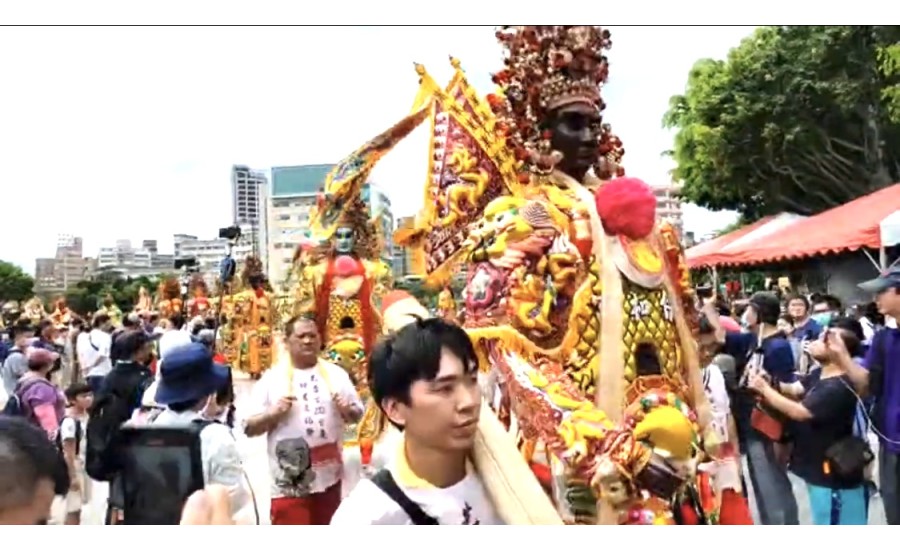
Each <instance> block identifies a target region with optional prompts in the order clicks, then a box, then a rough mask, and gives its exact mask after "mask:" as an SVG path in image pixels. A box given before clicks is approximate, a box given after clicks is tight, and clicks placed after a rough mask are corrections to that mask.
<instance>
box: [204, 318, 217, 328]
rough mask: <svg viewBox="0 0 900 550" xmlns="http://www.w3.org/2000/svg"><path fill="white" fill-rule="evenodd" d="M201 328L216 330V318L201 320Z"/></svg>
mask: <svg viewBox="0 0 900 550" xmlns="http://www.w3.org/2000/svg"><path fill="white" fill-rule="evenodd" d="M203 326H205V327H206V328H208V329H209V330H216V318H215V317H207V318H206V319H204V320H203Z"/></svg>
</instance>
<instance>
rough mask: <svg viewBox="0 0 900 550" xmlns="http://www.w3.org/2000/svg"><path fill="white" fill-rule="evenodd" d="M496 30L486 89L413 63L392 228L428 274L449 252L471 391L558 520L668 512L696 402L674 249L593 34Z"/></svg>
mask: <svg viewBox="0 0 900 550" xmlns="http://www.w3.org/2000/svg"><path fill="white" fill-rule="evenodd" d="M497 38H498V40H499V41H500V43H501V45H502V46H503V48H504V50H505V54H506V60H505V61H506V62H505V68H504V69H503V70H501V71H500V72H498V73H497V74H495V75H494V81H495V83H496V84H497V85H498V87H499V90H498V92H497V93H496V94H492V95H489V96H488V97H487V100H486V101H485V102H482V101H481V100H480V99H479V98H478V96H477V93H475V92H474V90H472V88H471V87H470V86H469V85H468V84H467V82H466V79H465V77H464V75H462V74H461V70H459V65H458V63H456V62H455V61H454V65H455V66H456V68H457V74H456V76H455V77H454V79H453V81H451V83H450V85H449V86H448V87H446V88H440V87H438V86H437V85H435V84H434V83H433V81H432V80H431V79H430V77H429V76H428V75H427V73H425V71H424V69H423V68H421V67H419V68H418V72H419V74H420V75H421V76H422V85H423V87H429V86H430V88H431V91H432V94H433V96H434V98H435V103H434V109H433V112H432V124H433V128H434V139H433V142H432V148H431V149H432V150H431V155H430V158H429V177H428V181H427V183H426V194H425V207H424V210H423V211H422V212H421V213H420V215H419V216H418V218H417V223H416V226H415V228H413V229H412V230H405V231H399V232H397V233H395V238H396V240H397V242H398V244H400V245H402V246H408V247H412V248H413V249H414V250H415V251H416V252H415V253H416V254H418V255H420V256H422V259H421V265H423V266H424V272H423V273H422V275H424V276H425V278H426V284H429V285H432V286H434V287H438V288H439V287H440V286H441V285H444V284H446V282H447V280H449V278H450V277H451V276H452V274H453V273H454V271H456V270H457V269H458V264H459V263H461V262H464V263H466V268H467V269H466V272H467V273H468V282H467V287H466V292H465V296H466V297H465V311H464V313H465V325H464V326H465V327H466V329H467V332H468V333H469V335H470V337H471V338H472V339H473V341H474V342H475V344H476V349H477V350H478V352H479V354H480V359H481V362H482V369H483V370H484V371H485V372H486V373H489V376H491V377H493V378H494V380H495V383H494V384H493V385H492V386H489V387H488V393H489V395H488V397H489V398H490V402H491V403H492V404H493V405H494V408H495V410H496V413H497V415H498V417H499V418H501V419H502V420H503V421H504V422H505V424H506V425H507V426H508V429H509V431H510V433H512V434H515V435H516V437H517V438H518V439H519V441H520V444H521V449H522V453H523V454H524V455H525V458H526V459H528V461H529V462H530V463H531V465H532V467H533V469H534V471H535V474H536V475H537V476H538V477H539V478H540V479H541V480H542V481H543V482H544V485H545V487H546V489H547V490H548V492H550V493H551V494H552V496H553V498H554V501H555V503H556V504H557V506H558V509H559V513H560V515H561V516H562V518H563V520H564V521H566V522H571V523H594V522H600V523H634V522H638V523H640V522H646V523H667V522H670V521H673V520H672V518H673V517H674V515H673V514H672V510H671V509H670V506H669V503H668V501H669V500H670V499H672V498H675V497H676V496H678V495H682V494H684V492H685V491H684V488H685V486H689V485H691V484H692V476H693V472H692V471H691V467H692V463H691V460H692V456H693V449H694V447H695V446H696V445H698V444H699V443H700V438H701V435H702V434H703V432H704V428H705V426H706V420H707V418H708V410H709V409H708V407H709V406H708V403H707V402H706V398H705V395H704V393H703V387H702V382H701V379H700V375H699V365H698V360H697V352H696V343H695V341H694V340H693V335H692V328H693V321H694V317H695V311H694V310H693V303H694V296H693V295H692V293H691V289H690V285H689V281H688V278H687V269H686V266H685V263H684V261H683V253H682V250H681V247H680V245H679V243H678V240H677V238H676V237H675V234H674V232H673V231H672V229H671V227H669V226H667V225H664V224H659V225H657V224H656V220H655V198H654V194H653V192H652V189H651V188H650V187H649V186H647V185H646V184H645V183H644V182H642V181H640V180H636V179H629V178H624V177H623V175H624V171H623V169H622V167H621V165H620V162H621V158H622V155H623V153H624V151H623V149H622V146H621V142H620V141H619V140H618V138H617V137H615V136H614V135H613V134H612V132H611V129H610V127H609V125H607V124H605V123H604V122H603V119H602V116H601V113H602V111H603V109H604V107H605V104H604V102H603V100H602V99H601V96H600V89H601V86H602V84H603V83H604V82H605V80H606V77H607V70H608V64H607V59H606V57H605V55H604V50H606V49H607V48H609V46H610V45H611V41H610V36H609V33H608V31H606V30H603V29H601V28H599V27H594V26H539V27H503V28H501V29H500V30H499V31H498V32H497ZM420 95H421V93H420ZM651 413H652V414H651ZM647 418H649V420H647ZM698 419H699V423H698ZM639 426H640V427H641V429H640V430H638V427H639ZM701 426H703V427H704V428H701ZM655 441H659V442H662V443H660V444H658V445H655V444H654V442H655ZM669 448H676V449H677V452H672V451H670V450H669ZM598 471H599V472H601V473H602V475H596V474H597V472H598ZM646 495H650V496H649V497H646ZM598 497H600V501H599V502H598V501H597V498H598ZM635 518H637V519H635Z"/></svg>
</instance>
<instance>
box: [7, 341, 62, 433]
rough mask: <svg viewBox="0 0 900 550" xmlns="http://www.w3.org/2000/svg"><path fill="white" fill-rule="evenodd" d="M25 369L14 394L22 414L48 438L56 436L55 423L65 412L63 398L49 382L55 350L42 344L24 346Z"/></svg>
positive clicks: (56, 357) (57, 356) (55, 359)
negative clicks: (26, 369)
mask: <svg viewBox="0 0 900 550" xmlns="http://www.w3.org/2000/svg"><path fill="white" fill-rule="evenodd" d="M25 357H26V358H27V359H28V372H27V373H25V374H23V375H22V377H21V378H19V382H18V384H16V389H15V396H16V397H17V398H18V400H19V404H20V407H21V411H22V414H23V415H24V416H25V418H26V419H28V420H29V421H31V422H32V423H33V424H35V425H37V426H40V427H41V428H43V429H44V431H45V432H47V435H48V436H50V437H51V438H55V437H56V432H57V431H59V423H60V422H61V421H62V419H63V416H64V415H65V412H66V399H65V397H64V396H63V394H62V392H61V391H59V388H57V387H56V386H54V385H53V383H51V382H50V373H51V372H52V371H53V368H54V364H55V363H56V361H57V360H58V359H59V354H58V353H56V352H53V351H50V350H46V349H43V348H34V347H32V348H28V350H27V351H26V352H25Z"/></svg>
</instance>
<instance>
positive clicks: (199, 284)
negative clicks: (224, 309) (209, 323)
mask: <svg viewBox="0 0 900 550" xmlns="http://www.w3.org/2000/svg"><path fill="white" fill-rule="evenodd" d="M188 292H189V293H190V295H191V297H190V298H189V299H188V301H187V303H186V304H185V305H186V306H187V311H188V315H189V316H190V317H191V318H194V317H197V316H200V317H206V316H207V315H209V313H210V309H211V304H210V302H209V290H208V288H207V286H206V281H205V280H203V276H202V275H200V274H199V273H194V274H193V275H192V276H191V282H190V284H189V285H188Z"/></svg>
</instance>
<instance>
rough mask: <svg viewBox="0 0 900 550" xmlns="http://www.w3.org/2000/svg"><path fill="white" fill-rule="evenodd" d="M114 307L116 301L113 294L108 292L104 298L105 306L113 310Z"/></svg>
mask: <svg viewBox="0 0 900 550" xmlns="http://www.w3.org/2000/svg"><path fill="white" fill-rule="evenodd" d="M114 305H116V301H115V300H113V297H112V294H110V293H108V292H107V293H106V295H105V296H104V297H103V306H104V307H106V308H111V307H113V306H114Z"/></svg>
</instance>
